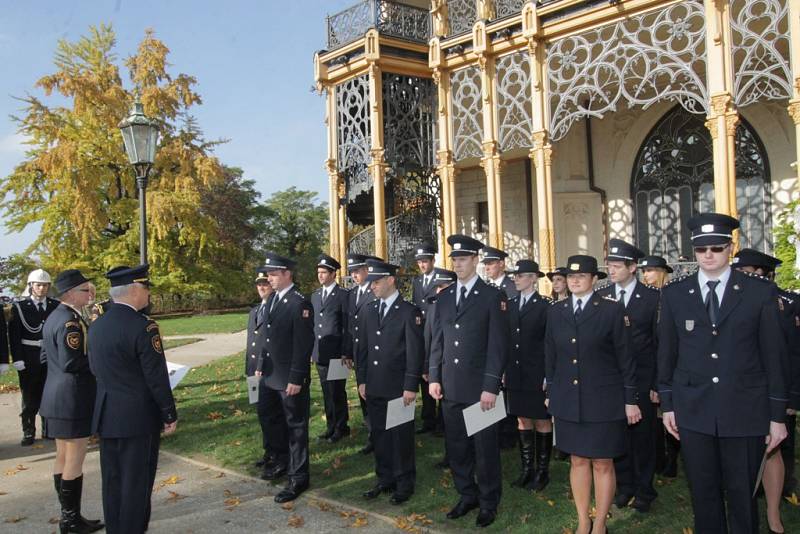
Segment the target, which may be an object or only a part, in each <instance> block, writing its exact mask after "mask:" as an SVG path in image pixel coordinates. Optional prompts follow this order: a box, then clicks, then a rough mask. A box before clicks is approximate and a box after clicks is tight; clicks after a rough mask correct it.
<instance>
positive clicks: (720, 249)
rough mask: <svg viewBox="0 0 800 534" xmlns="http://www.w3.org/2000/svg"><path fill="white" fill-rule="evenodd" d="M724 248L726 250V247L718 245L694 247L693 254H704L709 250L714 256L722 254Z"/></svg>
mask: <svg viewBox="0 0 800 534" xmlns="http://www.w3.org/2000/svg"><path fill="white" fill-rule="evenodd" d="M726 248H728V245H718V246H714V247H694V253H695V254H705V253H706V251H707V250H709V249H710V250H711V252H713V253H714V254H719V253H720V252H724V251H725V249H726Z"/></svg>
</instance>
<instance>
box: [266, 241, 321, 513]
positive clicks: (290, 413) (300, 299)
mask: <svg viewBox="0 0 800 534" xmlns="http://www.w3.org/2000/svg"><path fill="white" fill-rule="evenodd" d="M295 265H296V263H295V261H294V260H291V259H289V258H285V257H283V256H279V255H278V254H274V253H269V254H267V259H266V264H265V265H264V267H265V268H266V270H267V276H268V277H269V283H270V285H272V289H273V290H274V291H275V293H274V294H273V295H272V297H271V298H270V300H269V302H270V305H269V310H268V311H267V325H266V326H267V339H266V343H265V345H264V348H263V349H262V350H261V355H260V358H259V360H258V367H257V370H256V375H257V376H263V377H264V381H265V385H266V388H265V389H264V396H265V402H266V412H267V414H269V428H268V430H267V434H266V435H267V441H268V445H269V449H270V450H271V451H272V452H273V453H274V454H275V466H274V467H273V468H272V469H270V470H268V471H266V472H265V473H264V475H265V478H267V479H269V480H277V479H279V478H281V477H283V476H284V475H287V476H288V478H289V481H288V483H287V484H286V486H285V487H284V488H283V490H281V492H280V493H278V495H276V496H275V502H277V503H284V502H288V501H293V500H295V499H296V498H297V497H299V496H300V494H301V493H303V492H304V491H305V490H306V489H308V484H309V459H308V411H309V407H310V406H309V403H310V397H309V389H310V376H309V372H310V362H311V352H312V350H313V349H314V323H313V321H314V317H313V314H314V309H313V307H312V306H311V302H309V301H308V299H306V298H305V297H304V296H303V295H302V294H301V293H300V292H299V291H297V289H296V288H295V286H294V281H293V279H292V271H293V270H294V268H295Z"/></svg>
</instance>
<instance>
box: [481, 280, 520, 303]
mask: <svg viewBox="0 0 800 534" xmlns="http://www.w3.org/2000/svg"><path fill="white" fill-rule="evenodd" d="M486 283H487V284H489V285H490V286H494V282H493V281H492V280H487V281H486ZM495 287H499V288H500V289H502V290H503V291H504V292H505V294H506V297H508V298H513V297H516V296H517V295H519V291H517V286H515V285H514V280H512V279H511V277H510V276H508V275H505V276H504V277H503V283H502V284H500V285H499V286H495Z"/></svg>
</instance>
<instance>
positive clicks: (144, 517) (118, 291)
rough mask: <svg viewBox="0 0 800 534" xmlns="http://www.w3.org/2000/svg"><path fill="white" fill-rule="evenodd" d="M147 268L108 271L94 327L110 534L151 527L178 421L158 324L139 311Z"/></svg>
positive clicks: (96, 423) (145, 297)
mask: <svg viewBox="0 0 800 534" xmlns="http://www.w3.org/2000/svg"><path fill="white" fill-rule="evenodd" d="M147 269H148V266H147V265H139V266H138V267H133V268H130V267H117V268H116V269H113V270H111V271H109V272H108V273H106V278H108V279H109V281H110V282H111V289H110V290H109V294H110V295H111V298H112V299H113V301H114V302H113V304H111V306H109V308H108V311H107V312H106V313H104V314H103V315H101V316H100V317H98V318H97V320H96V321H95V322H93V323H92V325H91V327H90V328H89V363H90V365H91V369H92V372H93V373H94V375H95V377H96V378H97V399H96V401H95V407H94V417H93V420H92V431H93V432H96V433H97V434H98V435H99V436H100V467H101V470H102V478H103V513H104V515H105V519H106V530H107V531H108V532H131V533H134V532H135V533H139V532H144V531H146V530H147V526H148V523H149V521H150V495H151V493H152V490H153V483H154V482H155V475H156V468H157V467H158V450H159V445H160V441H161V436H160V433H161V432H164V433H165V434H170V433H172V432H174V431H175V428H176V426H177V420H178V415H177V411H176V409H175V400H174V398H173V397H172V390H171V389H170V385H169V374H168V372H167V362H166V359H165V357H164V349H163V347H162V345H161V335H160V334H159V331H158V325H157V324H156V323H155V321H153V320H151V319H148V318H147V317H146V316H145V315H143V314H142V313H140V311H139V310H142V309H144V308H146V307H147V304H148V302H149V300H150V280H149V279H148V277H147Z"/></svg>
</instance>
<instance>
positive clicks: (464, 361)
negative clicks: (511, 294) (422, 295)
mask: <svg viewBox="0 0 800 534" xmlns="http://www.w3.org/2000/svg"><path fill="white" fill-rule="evenodd" d="M457 286H458V284H457V283H454V284H451V285H450V287H449V288H447V289H445V290H444V291H442V292H440V293H439V295H438V297H437V301H436V315H435V317H434V321H433V330H432V332H433V341H432V343H431V355H430V369H429V371H428V372H429V382H431V383H437V382H438V383H441V384H442V388H443V390H444V398H445V399H447V400H450V401H453V402H458V403H468V404H472V403H475V402H478V401H479V400H480V397H481V392H483V391H487V392H489V393H494V394H497V393H498V392H499V391H500V381H501V377H502V376H503V371H504V370H505V367H506V361H507V360H508V340H509V327H508V300H507V299H506V295H505V293H503V292H502V291H501V290H500V289H498V288H496V287H492V286H489V285H488V284H486V282H484V281H483V280H481V279H480V278H479V279H478V280H476V281H475V284H474V285H473V286H472V290H471V291H470V292H469V294H468V296H467V299H466V302H462V303H461V304H460V306H459V310H458V311H456V288H457Z"/></svg>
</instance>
